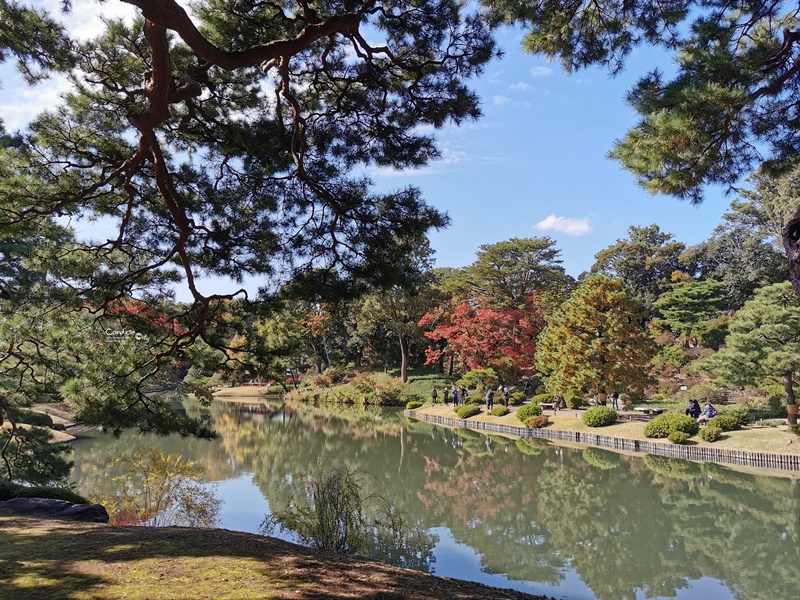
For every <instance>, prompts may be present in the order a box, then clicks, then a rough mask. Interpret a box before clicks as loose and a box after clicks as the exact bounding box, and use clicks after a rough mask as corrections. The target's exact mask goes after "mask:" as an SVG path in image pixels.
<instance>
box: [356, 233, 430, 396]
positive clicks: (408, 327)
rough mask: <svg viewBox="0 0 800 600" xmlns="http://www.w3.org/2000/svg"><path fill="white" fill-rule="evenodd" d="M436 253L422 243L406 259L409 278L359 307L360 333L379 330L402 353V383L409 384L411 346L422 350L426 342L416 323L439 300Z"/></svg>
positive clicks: (376, 294) (373, 296) (375, 294)
mask: <svg viewBox="0 0 800 600" xmlns="http://www.w3.org/2000/svg"><path fill="white" fill-rule="evenodd" d="M432 256H433V250H432V249H431V248H430V245H429V243H428V241H427V239H426V240H424V242H423V241H421V240H419V241H418V242H417V243H416V244H415V247H414V249H410V250H409V253H408V255H407V261H408V262H409V264H408V265H407V266H408V271H409V273H410V274H409V276H407V277H406V278H405V280H404V281H403V282H402V283H398V284H395V285H393V286H391V287H388V288H383V289H379V290H376V291H373V292H372V293H370V294H368V295H367V296H366V297H365V298H364V300H363V302H362V303H361V304H360V319H359V329H360V330H361V331H363V330H364V329H367V330H373V331H374V330H376V329H380V330H382V331H384V332H385V335H388V336H392V337H394V338H395V339H396V340H397V342H398V347H399V349H400V379H401V380H402V381H403V382H404V383H405V382H407V381H408V368H409V360H410V354H411V346H412V344H414V343H415V342H416V344H415V345H417V346H420V347H421V346H423V345H424V344H425V338H424V337H423V333H422V330H421V329H420V327H419V326H418V325H417V322H418V321H419V320H420V319H421V318H422V316H423V315H424V314H426V313H427V312H428V311H429V310H431V309H432V308H433V307H434V306H435V303H436V301H437V299H438V297H437V295H436V294H435V293H434V287H433V283H434V281H435V279H434V276H433V275H432V274H431V272H430V266H431V263H432Z"/></svg>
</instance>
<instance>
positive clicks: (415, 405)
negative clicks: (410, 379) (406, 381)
mask: <svg viewBox="0 0 800 600" xmlns="http://www.w3.org/2000/svg"><path fill="white" fill-rule="evenodd" d="M420 406H422V402H419V401H417V400H412V401H411V402H408V403H406V410H414V409H415V408H419V407H420Z"/></svg>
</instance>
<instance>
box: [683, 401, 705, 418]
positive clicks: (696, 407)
mask: <svg viewBox="0 0 800 600" xmlns="http://www.w3.org/2000/svg"><path fill="white" fill-rule="evenodd" d="M700 412H701V411H700V403H699V402H698V401H697V400H689V406H688V407H687V408H686V414H687V415H689V416H690V417H692V418H693V419H696V418H697V417H699V416H700Z"/></svg>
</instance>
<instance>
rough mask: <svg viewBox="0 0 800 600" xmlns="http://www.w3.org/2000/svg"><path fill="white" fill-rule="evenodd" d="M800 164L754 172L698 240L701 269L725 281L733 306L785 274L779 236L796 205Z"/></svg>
mask: <svg viewBox="0 0 800 600" xmlns="http://www.w3.org/2000/svg"><path fill="white" fill-rule="evenodd" d="M798 178H800V164H798V163H797V162H796V161H795V162H794V163H793V166H792V167H791V168H790V169H789V170H787V172H785V173H782V174H777V175H776V174H773V173H770V172H768V171H766V170H765V169H763V168H762V169H759V170H757V171H756V172H755V173H753V174H752V175H751V176H750V177H749V178H748V182H749V183H750V185H751V187H750V188H748V189H743V190H741V191H740V196H739V197H738V198H737V199H736V200H734V201H733V202H731V205H730V208H729V209H728V211H727V212H725V214H723V215H722V223H721V224H720V225H718V226H717V227H716V228H715V229H714V231H713V232H712V234H711V237H710V239H709V240H707V241H706V242H704V243H703V244H701V245H700V246H699V248H698V252H699V254H700V256H701V258H700V262H701V266H700V269H699V270H700V272H701V275H702V276H703V277H711V278H714V279H718V280H720V281H722V282H723V283H725V285H726V286H727V287H728V295H729V297H730V298H731V300H732V301H733V302H734V306H733V307H732V308H738V307H739V306H741V305H742V304H744V303H745V302H746V301H747V300H749V299H750V298H751V297H752V296H753V293H754V292H755V290H756V289H758V288H761V287H765V286H767V285H770V284H772V283H779V282H781V281H785V280H786V279H787V277H788V276H789V271H788V267H787V262H786V254H785V252H784V250H783V248H782V241H781V235H782V232H783V228H784V227H785V226H786V224H788V223H789V221H790V220H791V218H792V216H793V215H794V213H795V212H796V211H797V209H798V208H800V188H798V180H799V179H798Z"/></svg>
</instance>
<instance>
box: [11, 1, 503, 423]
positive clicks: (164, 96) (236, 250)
mask: <svg viewBox="0 0 800 600" xmlns="http://www.w3.org/2000/svg"><path fill="white" fill-rule="evenodd" d="M127 3H128V4H130V5H132V6H134V7H135V8H136V9H137V11H138V15H139V18H138V19H137V20H136V21H135V22H133V23H125V22H122V21H116V20H111V21H108V22H107V24H106V25H105V26H104V28H103V29H102V30H100V31H98V32H97V36H96V37H95V38H93V39H89V40H86V41H83V42H81V43H77V42H71V41H70V40H69V39H68V37H67V36H66V34H65V33H64V32H62V31H61V29H60V28H58V27H57V26H55V25H54V23H55V19H52V18H50V17H49V16H48V15H46V14H44V13H41V12H35V11H31V10H28V9H21V8H19V6H18V5H16V4H15V3H10V2H6V1H3V2H2V3H0V11H2V16H3V22H4V23H8V22H13V23H15V25H14V27H5V28H4V31H3V32H2V33H0V52H3V53H4V54H0V59H3V58H5V57H6V55H14V56H16V57H19V58H20V59H21V60H22V65H23V67H24V68H27V67H29V66H30V67H31V69H29V71H28V72H29V74H31V76H32V77H34V76H35V77H38V74H36V73H34V71H33V70H32V69H33V67H36V68H38V69H40V70H42V69H43V70H45V71H46V70H47V69H60V70H63V71H65V72H66V71H67V70H68V71H69V72H68V75H69V78H70V81H71V83H72V88H71V90H70V91H69V93H67V94H66V96H65V101H64V103H63V104H62V105H60V106H56V107H51V108H50V109H48V110H46V111H45V112H43V113H42V114H41V115H39V116H38V117H37V118H36V119H35V120H34V121H33V122H32V123H30V125H29V127H28V128H27V129H26V130H25V131H23V132H21V133H22V135H21V143H11V144H9V143H6V142H7V140H6V139H5V138H4V142H3V147H2V149H0V252H2V253H3V261H4V262H3V264H2V266H0V303H1V305H0V311H2V313H3V315H4V318H7V319H12V320H11V321H8V324H5V325H3V326H1V327H0V331H2V334H3V335H2V336H0V347H2V354H1V355H0V365H2V367H3V368H5V369H7V370H6V371H5V372H4V374H5V375H6V376H7V377H6V379H5V381H7V382H13V381H16V380H15V379H14V377H17V376H21V377H22V378H23V379H24V380H25V381H24V382H23V383H22V384H20V385H22V386H23V387H24V386H30V387H31V390H32V391H31V394H30V395H29V396H28V398H34V397H36V396H37V394H36V391H35V390H37V389H40V388H41V386H42V385H43V384H42V383H41V381H42V380H41V378H40V377H39V373H40V372H41V371H42V369H44V368H50V367H42V366H41V364H40V363H41V362H42V360H43V359H42V348H43V347H44V346H43V343H44V341H45V340H44V339H43V338H38V339H37V338H35V337H34V338H32V337H31V336H29V335H28V334H29V333H30V332H36V331H38V330H37V329H29V330H27V331H26V330H25V329H24V328H22V327H16V326H13V325H14V321H13V318H14V317H13V316H14V315H17V316H18V318H24V319H27V322H28V323H34V322H36V323H40V324H44V323H45V322H46V321H48V320H49V321H56V322H59V323H64V322H68V321H69V320H70V319H72V318H73V317H76V321H77V322H81V320H82V319H89V320H92V319H96V320H99V321H102V320H103V319H106V318H108V319H111V320H114V321H116V322H118V324H119V325H118V326H119V327H122V328H123V329H124V330H125V331H128V330H131V331H136V332H137V333H145V332H146V331H150V330H151V329H152V327H151V326H150V325H152V324H150V325H149V324H148V317H147V316H148V315H150V316H152V315H155V314H159V315H162V316H163V319H162V320H163V323H170V324H172V323H175V324H179V326H174V327H172V326H171V327H162V328H161V329H159V330H158V331H154V332H153V334H154V335H153V336H152V337H150V338H149V339H150V344H148V345H142V346H141V347H139V348H137V353H135V354H130V355H125V357H124V359H122V358H121V359H120V360H116V359H117V358H118V357H117V356H116V355H114V354H113V353H103V352H95V353H91V352H89V348H88V346H89V342H90V340H91V339H93V338H87V339H86V340H80V338H78V337H77V331H76V330H73V331H72V336H73V337H72V339H70V340H69V341H70V342H72V343H73V345H74V348H72V347H71V348H70V351H69V352H66V354H68V355H69V356H70V357H72V358H74V360H75V361H76V362H78V363H80V362H81V361H87V362H90V363H91V366H92V368H91V369H87V372H93V373H96V377H95V379H96V381H93V382H92V385H90V386H86V387H83V386H82V385H81V384H80V379H74V378H71V377H69V373H67V372H65V373H64V375H63V382H64V383H65V385H66V383H67V382H69V381H73V383H72V384H70V385H67V386H66V387H63V386H62V391H60V392H59V393H61V394H62V395H63V396H69V395H70V394H72V397H73V398H77V397H78V396H80V397H81V398H82V402H83V404H82V405H81V409H82V415H83V417H84V418H85V419H87V420H89V421H90V422H97V423H103V424H106V425H109V426H110V427H111V428H112V429H114V430H116V429H117V428H120V427H129V426H133V427H140V428H142V429H144V430H157V431H160V432H161V431H167V430H170V429H172V430H179V431H181V432H183V433H193V434H200V435H205V434H206V433H207V431H206V430H205V429H204V428H203V427H202V424H200V423H193V422H192V421H191V420H190V419H186V418H184V417H181V416H180V415H178V414H177V413H174V412H172V411H171V410H170V409H169V406H168V404H167V403H164V402H159V401H158V400H157V399H156V398H154V397H153V396H152V395H151V394H149V390H150V389H151V384H152V382H153V381H155V380H156V379H158V377H159V375H158V374H159V373H160V372H161V371H162V370H164V368H166V367H171V366H172V365H173V364H174V362H175V360H177V359H183V358H185V355H186V353H187V352H189V351H190V348H191V347H192V346H193V345H194V344H200V343H202V344H203V345H204V346H205V347H208V348H212V349H213V348H216V349H218V350H219V352H218V353H217V357H218V363H219V364H223V363H225V362H226V361H227V360H229V359H232V357H233V355H234V354H235V353H239V352H242V351H243V350H242V348H240V347H238V346H235V347H234V346H233V345H232V344H231V341H232V340H233V339H235V338H236V337H237V336H236V335H235V334H237V333H238V334H239V336H240V337H241V335H242V334H243V333H244V332H245V331H246V330H247V328H248V327H249V326H250V325H252V318H243V317H242V314H243V313H242V312H239V311H236V312H231V311H230V310H229V308H230V306H231V304H232V301H233V300H238V301H240V302H241V303H242V304H247V303H250V302H252V301H254V300H256V299H255V298H254V297H253V296H252V295H251V294H248V292H247V291H246V290H245V289H244V288H242V289H240V290H237V291H233V292H230V293H223V292H219V291H218V289H217V288H216V285H215V283H214V280H213V279H211V281H209V278H218V277H221V278H226V279H230V280H233V281H235V282H242V281H243V280H244V278H245V277H255V278H258V279H259V280H260V282H261V284H262V287H261V292H260V297H259V300H263V301H271V300H273V299H274V298H275V296H276V292H277V291H278V290H279V289H280V288H281V286H283V285H284V284H285V283H286V282H288V281H293V280H294V281H299V282H300V283H302V285H298V289H303V290H313V289H314V288H319V287H324V286H327V285H329V284H330V285H331V286H332V287H335V288H336V291H337V292H338V293H339V294H344V293H346V291H347V290H348V289H355V288H354V282H356V283H358V285H360V286H367V285H373V286H391V285H394V284H397V283H398V282H399V281H402V279H403V277H404V276H406V273H405V271H404V269H403V267H402V266H403V265H404V264H405V261H403V260H402V259H403V257H404V256H405V255H406V254H407V251H408V247H407V245H406V241H407V240H409V239H418V238H419V237H420V236H423V235H424V234H425V233H426V232H427V231H429V230H430V229H431V228H438V227H443V226H444V225H446V223H447V218H446V216H445V215H443V214H441V213H439V212H438V211H436V210H434V209H433V208H431V207H430V206H428V205H427V204H426V203H425V201H424V200H423V199H422V198H421V196H420V193H419V191H418V190H416V189H414V188H407V189H401V190H396V191H394V192H391V193H386V194H378V193H375V192H374V191H373V190H372V182H371V181H370V180H369V179H368V178H366V177H364V176H362V175H361V173H363V172H364V171H365V169H366V168H367V167H370V166H375V165H379V166H389V167H393V168H397V169H403V168H414V167H419V166H421V165H424V164H426V163H427V162H429V161H431V160H433V159H435V158H436V157H437V156H438V149H437V147H436V144H435V142H434V139H433V137H432V136H431V135H429V134H427V133H425V132H426V131H427V130H429V128H439V127H442V126H443V125H445V124H446V123H448V122H452V123H461V122H463V121H466V120H470V119H474V118H476V117H477V116H478V115H479V108H478V99H477V96H476V95H475V94H474V93H473V92H472V91H471V90H470V89H469V88H468V87H467V80H468V79H469V78H471V77H474V76H476V75H477V74H479V73H480V72H481V70H482V69H483V66H484V65H485V64H486V63H487V62H488V61H489V60H490V59H491V58H492V56H493V55H494V52H495V51H494V43H493V41H492V39H491V36H490V29H489V25H488V24H487V22H486V21H485V19H483V18H481V17H480V16H479V15H477V14H474V13H470V12H469V11H468V9H467V8H466V7H465V6H464V5H463V3H461V2H458V1H456V0H442V1H438V0H437V1H436V2H433V1H428V0H423V1H422V2H416V1H415V2H405V1H402V2H400V3H397V2H384V0H377V1H374V0H369V1H367V2H345V3H344V4H331V3H326V2H319V1H314V2H303V3H301V4H300V5H298V4H296V3H292V2H288V3H281V2H278V3H252V2H246V1H240V0H234V1H230V2H228V1H225V2H222V1H218V0H206V1H202V2H195V3H192V4H191V8H190V9H189V10H190V13H188V12H187V11H186V10H185V9H184V8H183V7H182V6H181V5H180V4H179V3H178V2H176V1H175V0H129V1H127ZM64 5H65V6H67V7H68V6H69V3H64ZM17 16H18V17H19V18H17ZM12 17H13V18H12ZM73 65H74V68H72V67H73ZM67 222H69V223H70V224H71V225H72V226H74V227H76V228H78V227H79V226H81V227H82V229H79V231H82V232H85V231H86V230H87V227H90V226H91V224H95V223H98V222H99V223H102V224H103V225H104V226H106V227H107V228H110V231H111V233H110V234H109V233H104V234H103V235H99V236H97V237H98V238H99V239H88V236H87V235H86V234H85V233H81V234H80V235H79V236H78V238H79V239H76V235H75V232H74V231H72V230H67V229H65V228H64V226H63V224H64V223H67ZM107 230H108V229H106V230H104V231H107ZM57 235H61V236H63V237H64V238H65V241H63V242H60V243H59V242H56V240H55V239H54V238H55V236H57ZM398 266H400V267H401V268H397V267H398ZM23 269H24V270H25V272H26V273H30V275H29V276H27V280H25V279H23V280H20V278H18V277H17V274H18V273H20V272H22V271H21V270H23ZM176 285H181V286H183V287H184V289H185V290H187V292H188V294H189V297H190V301H189V302H188V304H186V305H185V306H183V305H177V304H175V303H169V302H165V301H167V300H170V299H171V298H172V295H173V294H174V287H175V286H176ZM309 296H312V297H313V295H312V294H309ZM130 306H137V307H138V308H137V314H133V313H131V312H130V311H128V310H125V309H123V307H130ZM159 318H161V317H159ZM134 325H135V326H134ZM67 335H69V331H67ZM81 345H82V346H86V347H82V346H81ZM48 348H50V350H51V351H52V352H53V353H54V356H55V358H54V361H55V362H57V363H59V365H60V364H61V362H63V357H64V354H65V350H64V348H63V347H58V346H52V347H48ZM85 352H89V353H88V354H86V353H85ZM18 355H19V356H18ZM20 357H21V358H20ZM87 357H90V358H89V359H87ZM95 359H97V360H96V361H95ZM112 361H116V362H112ZM50 370H51V371H52V369H50ZM48 381H54V380H52V379H48ZM14 385H16V384H14ZM15 389H16V388H15ZM26 389H27V388H26ZM81 390H84V391H81ZM15 393H16V392H15ZM15 397H18V395H17V396H15ZM11 410H12V408H11V407H10V405H9V406H4V405H0V411H4V412H5V413H6V416H7V417H9V416H10V415H11Z"/></svg>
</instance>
